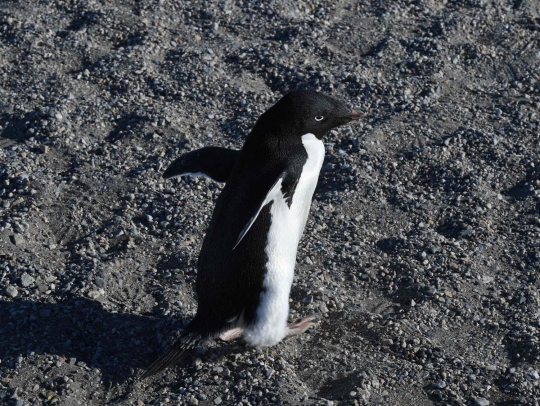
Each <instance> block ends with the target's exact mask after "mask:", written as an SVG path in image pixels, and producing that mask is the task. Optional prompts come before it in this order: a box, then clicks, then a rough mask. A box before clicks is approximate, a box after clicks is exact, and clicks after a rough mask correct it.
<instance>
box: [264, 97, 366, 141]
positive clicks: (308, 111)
mask: <svg viewBox="0 0 540 406" xmlns="http://www.w3.org/2000/svg"><path fill="white" fill-rule="evenodd" d="M361 116H362V115H361V114H360V113H358V112H356V111H355V110H352V109H350V108H348V107H347V105H346V104H345V103H343V102H341V101H339V100H336V99H333V98H331V97H328V96H326V95H324V94H321V93H317V92H315V91H313V90H297V91H294V92H291V93H288V94H286V95H285V96H283V97H282V98H281V100H279V101H278V102H277V103H276V104H275V105H274V106H272V107H271V108H270V109H269V110H268V111H267V112H266V113H264V114H263V115H262V116H261V120H262V121H263V122H265V124H266V125H268V126H279V128H280V132H281V133H282V134H283V135H287V136H302V135H304V134H308V133H311V134H314V135H315V136H316V137H317V138H319V139H321V138H322V137H323V136H324V134H326V133H327V132H328V131H330V130H331V129H332V128H335V127H338V126H340V125H343V124H347V123H348V122H349V121H351V120H358V119H359V118H360V117H361Z"/></svg>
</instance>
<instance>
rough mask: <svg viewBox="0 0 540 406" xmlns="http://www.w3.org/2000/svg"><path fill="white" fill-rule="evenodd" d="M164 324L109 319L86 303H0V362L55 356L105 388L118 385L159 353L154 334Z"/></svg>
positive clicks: (122, 315)
mask: <svg viewBox="0 0 540 406" xmlns="http://www.w3.org/2000/svg"><path fill="white" fill-rule="evenodd" d="M165 319H166V318H165V317H164V316H161V317H160V316H156V317H150V316H141V315H135V314H129V313H112V312H109V311H107V310H106V309H104V308H103V305H102V304H101V303H100V302H97V301H92V300H89V299H85V298H77V299H71V300H67V301H65V302H59V303H40V302H35V301H30V300H28V301H26V300H15V301H3V300H0V357H1V358H0V359H2V360H3V362H2V366H3V368H5V367H7V368H8V369H10V368H14V366H15V362H16V359H17V357H19V355H29V354H31V353H36V354H51V355H58V356H61V357H64V358H65V359H66V360H65V362H70V360H71V359H72V358H75V359H76V361H75V363H79V362H81V361H82V362H84V363H85V364H86V365H87V366H89V367H93V368H94V367H95V368H98V369H100V370H101V373H102V379H103V382H104V383H105V384H108V385H110V384H116V383H122V382H124V381H125V380H126V379H128V378H130V377H133V376H134V375H135V374H136V371H135V370H134V368H144V367H146V366H148V364H149V362H150V361H151V360H152V358H153V356H155V353H157V352H159V348H157V347H158V346H159V345H158V344H157V339H156V334H155V331H156V330H158V329H157V328H156V327H157V325H158V324H167V323H170V320H165ZM71 361H73V360H71Z"/></svg>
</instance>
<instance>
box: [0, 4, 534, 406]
mask: <svg viewBox="0 0 540 406" xmlns="http://www.w3.org/2000/svg"><path fill="white" fill-rule="evenodd" d="M539 12H540V3H539V2H538V1H524V0H500V1H499V0H497V1H494V0H431V1H429V0H421V1H409V0H396V1H378V0H371V1H370V0H365V1H348V0H345V1H336V0H333V1H330V0H328V1H327V0H305V1H298V0H281V1H278V0H275V1H247V0H245V1H244V0H239V1H229V0H225V1H174V0H159V1H157V0H141V1H136V0H123V1H120V0H113V1H108V0H99V1H98V0H84V1H83V0H48V1H40V0H19V1H16V0H3V1H2V2H1V3H0V198H1V201H0V403H2V404H6V405H16V406H22V405H41V404H46V405H54V404H56V405H105V404H108V405H112V404H122V405H138V406H139V405H158V404H159V405H162V404H163V405H164V404H172V405H184V404H188V405H197V404H199V405H207V404H208V405H218V404H220V403H221V404H237V405H240V404H242V405H248V404H251V405H255V404H289V405H332V404H333V405H357V404H360V405H375V404H385V405H410V406H413V405H414V406H416V405H431V404H444V405H475V406H485V405H538V401H537V398H538V397H540V393H539V383H540V346H539V345H540V343H539V340H540V311H539V309H538V307H539V302H540V296H539V294H538V284H539V278H538V273H539V271H540V147H539V144H540V135H539V131H540V129H539V107H540V51H539V50H540V15H539ZM297 88H313V89H317V90H320V91H322V92H324V93H326V94H330V95H334V96H335V97H338V98H341V99H343V100H347V101H348V102H350V103H351V105H354V106H358V107H359V109H360V110H362V111H364V112H365V113H366V117H365V119H364V120H363V121H362V122H360V123H353V124H351V125H349V126H346V127H344V128H341V129H339V130H336V131H333V132H332V133H331V134H328V136H327V137H326V140H325V144H326V149H327V154H326V161H325V164H324V168H323V172H322V173H321V177H320V181H319V185H318V188H317V190H316V192H315V197H314V201H313V205H312V211H311V216H310V219H309V221H308V225H307V228H306V233H305V236H304V238H303V240H302V242H301V244H300V248H299V253H298V261H297V262H298V265H297V272H296V279H295V283H294V286H293V288H292V297H291V309H292V311H291V313H292V314H291V318H292V319H296V318H299V317H301V316H303V315H307V314H312V313H321V314H322V320H321V322H320V323H319V325H318V326H317V327H316V328H314V329H312V330H310V331H309V332H308V333H306V334H304V335H302V336H300V337H298V338H294V339H290V340H287V341H285V342H283V343H281V344H279V345H278V346H276V347H274V348H270V349H268V350H264V351H261V350H256V349H252V348H249V347H246V346H245V345H244V344H243V343H241V342H234V343H226V344H225V343H215V344H212V345H210V346H209V347H208V348H204V349H203V348H200V349H198V350H197V351H195V352H194V353H193V354H192V355H190V356H188V357H186V359H185V360H184V361H183V362H181V363H180V365H178V366H177V367H175V368H173V369H170V370H168V371H166V372H165V373H163V374H161V375H159V376H155V377H153V378H151V379H148V380H147V381H144V382H141V381H138V380H137V376H138V375H140V373H141V372H142V370H143V369H144V368H145V367H146V366H148V364H149V363H150V362H151V361H153V360H154V359H155V357H156V356H158V355H159V354H160V352H162V351H163V350H164V349H165V348H166V347H167V346H168V345H169V344H170V343H171V342H172V341H173V340H174V339H175V337H177V335H178V333H179V331H180V330H181V329H182V327H183V326H185V324H186V323H187V322H188V321H189V320H190V319H191V318H192V317H193V315H194V312H195V309H196V300H195V297H194V294H193V283H194V280H195V275H196V269H195V264H196V260H197V255H198V250H199V247H200V245H201V242H202V238H203V236H204V232H205V229H206V227H207V225H208V221H209V216H210V215H211V213H212V208H213V205H214V202H215V200H216V198H217V196H218V195H219V192H220V189H221V187H222V186H221V185H218V184H215V183H211V182H210V181H208V180H206V179H203V178H182V179H179V180H174V181H164V180H162V178H161V174H162V172H163V170H164V169H165V168H166V167H167V165H168V164H169V163H170V162H171V161H172V160H173V159H174V158H176V157H178V156H179V155H180V154H182V153H184V152H187V151H190V150H192V149H196V148H199V147H201V146H204V145H220V146H227V147H234V148H240V146H241V145H242V142H243V140H244V138H245V136H246V134H247V133H248V132H249V130H250V128H251V127H252V125H253V123H254V122H255V120H256V118H257V117H258V115H259V114H260V113H262V112H263V111H264V110H265V109H267V108H268V107H269V106H270V105H272V104H273V103H274V102H275V101H277V100H278V99H279V97H280V96H281V95H283V94H284V93H286V92H287V91H289V90H293V89H297Z"/></svg>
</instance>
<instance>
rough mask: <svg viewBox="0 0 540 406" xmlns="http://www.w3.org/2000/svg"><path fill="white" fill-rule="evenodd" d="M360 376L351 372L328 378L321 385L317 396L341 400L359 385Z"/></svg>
mask: <svg viewBox="0 0 540 406" xmlns="http://www.w3.org/2000/svg"><path fill="white" fill-rule="evenodd" d="M360 379H361V376H360V373H359V372H353V373H351V374H349V375H347V376H345V377H343V378H338V379H332V380H328V381H326V382H325V383H324V385H323V386H322V387H321V389H320V390H319V392H318V393H317V395H318V396H320V397H322V398H324V399H328V400H343V399H346V398H347V397H349V394H350V393H351V391H353V390H354V388H356V387H357V386H358V385H359V382H360Z"/></svg>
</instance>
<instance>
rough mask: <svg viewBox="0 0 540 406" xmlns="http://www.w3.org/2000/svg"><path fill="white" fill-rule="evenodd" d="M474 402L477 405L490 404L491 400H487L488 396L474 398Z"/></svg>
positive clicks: (485, 405)
mask: <svg viewBox="0 0 540 406" xmlns="http://www.w3.org/2000/svg"><path fill="white" fill-rule="evenodd" d="M474 404H475V406H488V405H489V400H487V399H486V398H476V399H474Z"/></svg>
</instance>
